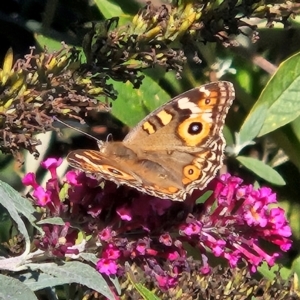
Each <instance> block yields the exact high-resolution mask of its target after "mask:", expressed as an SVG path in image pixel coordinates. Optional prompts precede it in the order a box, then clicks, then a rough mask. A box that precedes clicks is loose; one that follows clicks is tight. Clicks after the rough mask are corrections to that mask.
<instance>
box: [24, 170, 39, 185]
mask: <svg viewBox="0 0 300 300" xmlns="http://www.w3.org/2000/svg"><path fill="white" fill-rule="evenodd" d="M22 183H23V184H24V185H26V186H29V185H31V186H32V187H33V188H34V189H36V188H37V187H38V186H39V185H38V183H37V182H36V179H35V174H34V173H32V172H30V173H27V174H26V175H25V176H24V177H23V179H22Z"/></svg>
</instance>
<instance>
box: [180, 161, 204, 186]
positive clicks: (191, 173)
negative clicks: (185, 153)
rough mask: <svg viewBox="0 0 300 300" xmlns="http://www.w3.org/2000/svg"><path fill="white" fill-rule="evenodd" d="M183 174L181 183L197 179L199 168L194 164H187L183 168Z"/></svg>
mask: <svg viewBox="0 0 300 300" xmlns="http://www.w3.org/2000/svg"><path fill="white" fill-rule="evenodd" d="M183 175H184V178H183V180H182V182H183V184H188V183H190V182H192V181H195V180H197V179H198V178H199V177H200V175H201V170H200V169H199V168H197V167H196V166H194V165H188V166H186V167H184V168H183Z"/></svg>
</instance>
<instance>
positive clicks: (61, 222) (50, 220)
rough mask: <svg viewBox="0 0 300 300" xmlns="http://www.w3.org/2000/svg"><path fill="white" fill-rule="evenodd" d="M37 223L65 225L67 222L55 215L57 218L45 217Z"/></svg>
mask: <svg viewBox="0 0 300 300" xmlns="http://www.w3.org/2000/svg"><path fill="white" fill-rule="evenodd" d="M37 224H38V225H43V224H52V225H65V222H64V220H63V219H62V218H60V217H55V218H47V219H43V220H41V221H38V222H37Z"/></svg>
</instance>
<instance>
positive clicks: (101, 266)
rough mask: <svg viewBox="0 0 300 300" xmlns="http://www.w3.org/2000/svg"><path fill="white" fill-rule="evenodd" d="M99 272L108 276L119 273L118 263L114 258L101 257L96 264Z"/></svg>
mask: <svg viewBox="0 0 300 300" xmlns="http://www.w3.org/2000/svg"><path fill="white" fill-rule="evenodd" d="M96 268H97V270H98V272H99V273H102V274H106V275H108V276H110V275H115V274H117V271H118V265H117V264H116V262H115V261H114V260H111V259H108V258H100V259H99V260H98V262H97V266H96Z"/></svg>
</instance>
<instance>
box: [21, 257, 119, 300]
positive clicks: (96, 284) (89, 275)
mask: <svg viewBox="0 0 300 300" xmlns="http://www.w3.org/2000/svg"><path fill="white" fill-rule="evenodd" d="M27 266H28V267H29V268H31V269H32V270H37V269H39V270H41V271H42V272H44V273H46V274H49V275H52V276H55V277H56V278H59V279H61V280H62V281H64V282H68V283H73V282H76V283H79V284H83V285H85V286H87V287H88V288H91V289H93V290H95V291H97V292H99V293H100V294H102V295H104V296H105V297H107V298H108V299H112V300H113V299H115V298H114V295H113V294H112V292H111V291H110V289H109V287H108V285H107V283H106V281H105V280H104V278H103V277H102V275H101V274H100V273H99V272H97V271H96V270H95V269H94V268H92V267H91V266H89V265H87V264H84V263H81V262H78V261H71V262H66V263H64V264H63V265H57V264H55V263H44V264H28V265H27ZM66 279H67V281H66Z"/></svg>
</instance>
